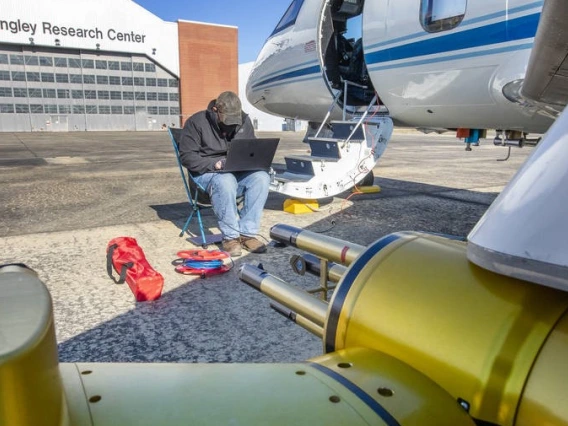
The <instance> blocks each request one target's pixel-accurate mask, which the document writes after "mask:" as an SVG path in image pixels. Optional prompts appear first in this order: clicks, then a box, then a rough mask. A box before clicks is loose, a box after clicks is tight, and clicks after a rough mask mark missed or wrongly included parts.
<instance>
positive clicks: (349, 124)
mask: <svg viewBox="0 0 568 426" xmlns="http://www.w3.org/2000/svg"><path fill="white" fill-rule="evenodd" d="M356 125H357V122H356V121H332V122H331V129H332V131H333V137H334V138H335V139H342V140H345V139H347V138H348V137H349V135H350V134H351V132H352V131H353V129H354V128H355V126H356ZM351 140H361V141H362V140H365V132H364V131H363V127H362V126H359V127H358V128H357V130H356V131H355V134H354V135H353V136H352V137H351Z"/></svg>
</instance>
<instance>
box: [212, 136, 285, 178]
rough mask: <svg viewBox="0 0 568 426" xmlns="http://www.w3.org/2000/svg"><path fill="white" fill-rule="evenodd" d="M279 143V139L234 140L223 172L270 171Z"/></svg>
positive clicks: (230, 143)
mask: <svg viewBox="0 0 568 426" xmlns="http://www.w3.org/2000/svg"><path fill="white" fill-rule="evenodd" d="M279 142H280V139H279V138H260V139H233V140H232V141H231V142H229V143H228V146H229V149H228V151H227V161H226V162H225V167H224V168H223V170H221V172H246V171H254V170H265V171H269V170H270V167H271V166H272V160H273V159H274V154H276V148H277V147H278V143H279Z"/></svg>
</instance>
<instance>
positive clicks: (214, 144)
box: [179, 108, 255, 175]
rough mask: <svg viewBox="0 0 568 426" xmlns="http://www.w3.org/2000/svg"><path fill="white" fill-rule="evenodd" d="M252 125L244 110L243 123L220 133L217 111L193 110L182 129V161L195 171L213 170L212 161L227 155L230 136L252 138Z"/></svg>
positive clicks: (233, 137)
mask: <svg viewBox="0 0 568 426" xmlns="http://www.w3.org/2000/svg"><path fill="white" fill-rule="evenodd" d="M253 138H255V135H254V128H253V126H252V122H251V120H250V118H249V116H248V115H247V114H245V113H244V112H243V124H242V125H241V126H240V127H237V129H236V131H235V133H234V134H233V135H227V136H225V137H223V136H222V134H221V129H220V128H219V123H218V120H217V114H216V113H215V112H214V111H213V110H212V109H211V108H209V109H207V110H205V111H200V112H198V113H195V114H194V115H192V116H191V117H189V118H188V119H187V121H186V122H185V125H184V126H183V130H182V132H181V139H180V143H179V152H180V157H181V163H182V164H183V165H184V166H185V167H186V168H187V169H188V170H189V171H190V172H191V173H192V174H194V175H200V174H203V173H207V172H213V171H215V167H214V166H215V163H216V162H217V161H219V160H221V159H223V158H225V157H226V155H227V146H228V144H230V143H231V142H230V141H231V140H232V139H253Z"/></svg>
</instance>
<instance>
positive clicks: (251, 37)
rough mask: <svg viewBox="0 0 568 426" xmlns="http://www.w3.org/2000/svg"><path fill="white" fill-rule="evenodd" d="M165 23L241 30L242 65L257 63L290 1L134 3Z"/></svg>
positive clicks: (139, 0) (148, 0) (165, 0)
mask: <svg viewBox="0 0 568 426" xmlns="http://www.w3.org/2000/svg"><path fill="white" fill-rule="evenodd" d="M134 1H135V3H138V4H139V5H140V6H142V7H143V8H144V9H146V10H149V11H150V12H152V13H153V14H154V15H157V16H159V17H160V18H162V19H163V20H164V21H172V22H175V21H177V20H178V19H184V20H187V21H199V22H208V23H212V24H223V25H233V26H235V27H238V28H239V63H241V64H242V63H245V62H251V61H254V60H255V59H256V57H257V55H258V53H259V52H260V49H261V47H262V45H263V44H264V42H265V41H266V39H267V38H268V36H269V35H270V34H271V33H272V30H273V29H274V27H275V26H276V24H277V23H278V21H279V20H280V18H281V17H282V15H283V14H284V12H285V11H286V9H287V8H288V6H289V5H290V3H291V0H232V1H231V0H204V1H196V0H186V1H180V0H134Z"/></svg>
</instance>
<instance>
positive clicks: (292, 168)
mask: <svg viewBox="0 0 568 426" xmlns="http://www.w3.org/2000/svg"><path fill="white" fill-rule="evenodd" d="M307 158H308V159H309V158H310V157H307ZM308 159H306V158H294V157H284V160H285V161H286V169H287V170H288V171H289V172H292V173H299V174H303V175H311V176H313V175H314V174H315V173H314V165H313V163H312V161H311V159H309V160H308Z"/></svg>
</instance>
